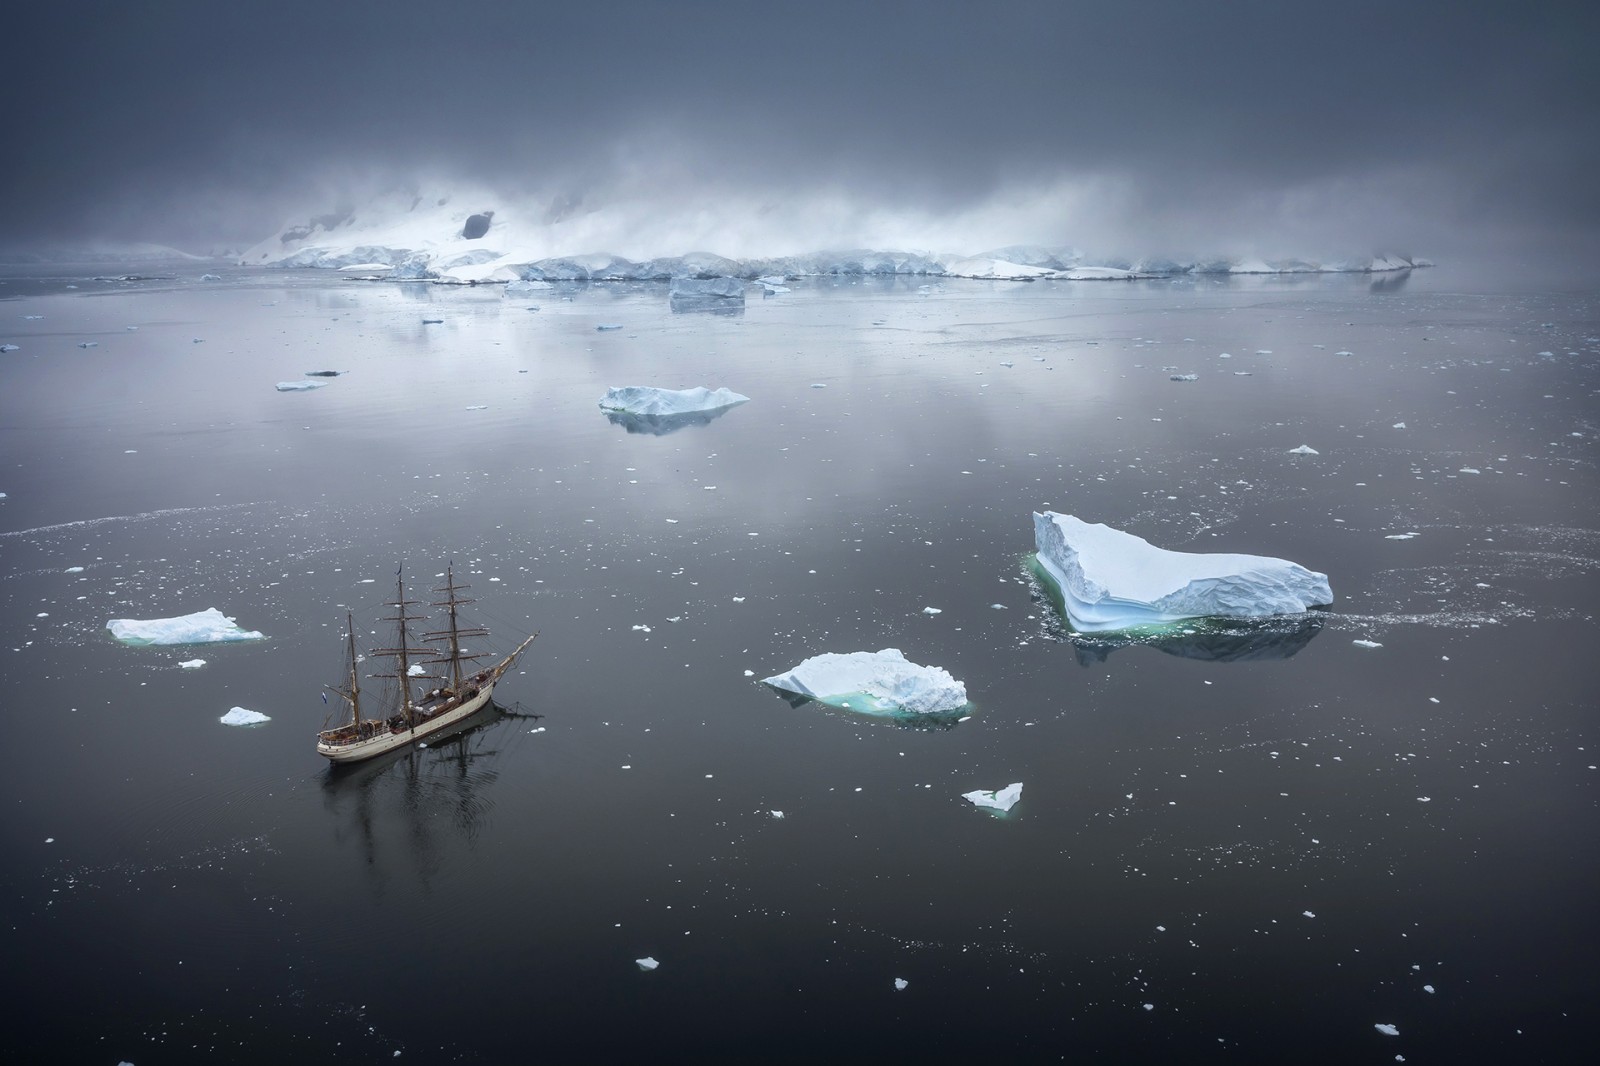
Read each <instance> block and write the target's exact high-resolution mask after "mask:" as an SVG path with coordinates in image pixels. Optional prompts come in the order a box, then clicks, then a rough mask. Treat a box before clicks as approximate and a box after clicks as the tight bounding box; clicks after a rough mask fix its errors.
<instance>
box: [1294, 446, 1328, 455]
mask: <svg viewBox="0 0 1600 1066" xmlns="http://www.w3.org/2000/svg"><path fill="white" fill-rule="evenodd" d="M1289 454H1290V455H1321V454H1322V453H1321V452H1319V451H1317V450H1316V449H1315V448H1313V447H1312V446H1311V445H1309V444H1302V445H1300V447H1298V448H1290V449H1289Z"/></svg>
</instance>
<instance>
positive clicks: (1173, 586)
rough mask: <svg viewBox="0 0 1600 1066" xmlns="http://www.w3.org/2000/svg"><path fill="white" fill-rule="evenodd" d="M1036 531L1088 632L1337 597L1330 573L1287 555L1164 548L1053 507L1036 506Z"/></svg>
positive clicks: (1285, 608) (1053, 575) (1045, 560)
mask: <svg viewBox="0 0 1600 1066" xmlns="http://www.w3.org/2000/svg"><path fill="white" fill-rule="evenodd" d="M1033 537H1034V544H1035V545H1036V546H1037V548H1038V552H1039V555H1038V558H1039V565H1040V566H1041V567H1043V568H1044V571H1045V573H1046V574H1048V575H1049V577H1050V579H1051V580H1052V581H1053V582H1054V583H1055V585H1056V587H1057V589H1059V590H1060V593H1061V598H1062V600H1063V602H1064V604H1065V606H1066V609H1067V614H1068V616H1069V620H1070V621H1071V623H1072V626H1073V628H1075V629H1077V630H1078V631H1079V632H1083V633H1103V632H1109V631H1113V630H1119V629H1129V628H1132V627H1134V626H1140V625H1151V624H1158V623H1162V622H1176V621H1179V620H1181V619H1184V618H1206V617H1226V618H1259V617H1264V616H1266V615H1274V614H1287V613H1292V612H1297V611H1304V610H1305V609H1306V608H1308V607H1312V606H1321V605H1325V604H1330V603H1332V602H1333V590H1332V589H1331V588H1329V586H1328V577H1327V575H1326V574H1319V573H1316V572H1314V571H1311V570H1307V569H1306V568H1305V567H1303V566H1300V565H1299V564H1297V563H1291V562H1289V561H1288V560H1286V559H1274V558H1272V557H1270V556H1265V555H1230V554H1225V553H1220V552H1218V553H1193V552H1174V551H1167V550H1165V549H1163V548H1157V547H1155V546H1154V545H1152V544H1150V543H1149V542H1148V541H1146V540H1144V539H1142V538H1140V537H1136V536H1134V535H1133V534H1132V533H1124V532H1122V531H1121V530H1117V529H1112V528H1111V527H1110V526H1105V525H1100V524H1098V523H1090V522H1085V521H1083V520H1081V519H1079V518H1075V517H1073V516H1072V515H1065V514H1056V513H1055V512H1054V511H1046V512H1044V513H1043V514H1040V513H1038V512H1035V513H1034V516H1033Z"/></svg>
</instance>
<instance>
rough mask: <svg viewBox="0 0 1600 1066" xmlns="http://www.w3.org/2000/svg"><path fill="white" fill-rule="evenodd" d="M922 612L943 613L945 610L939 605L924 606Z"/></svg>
mask: <svg viewBox="0 0 1600 1066" xmlns="http://www.w3.org/2000/svg"><path fill="white" fill-rule="evenodd" d="M922 613H923V614H930V615H931V614H943V613H944V611H943V609H942V608H939V607H924V608H923V609H922Z"/></svg>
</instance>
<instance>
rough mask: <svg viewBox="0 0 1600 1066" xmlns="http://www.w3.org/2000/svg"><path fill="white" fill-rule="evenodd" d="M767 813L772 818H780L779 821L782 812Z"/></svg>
mask: <svg viewBox="0 0 1600 1066" xmlns="http://www.w3.org/2000/svg"><path fill="white" fill-rule="evenodd" d="M767 813H768V814H770V815H772V816H773V817H774V818H780V819H781V818H782V817H783V812H782V811H768V812H767Z"/></svg>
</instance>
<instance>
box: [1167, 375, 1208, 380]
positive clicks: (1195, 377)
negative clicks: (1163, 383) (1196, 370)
mask: <svg viewBox="0 0 1600 1066" xmlns="http://www.w3.org/2000/svg"><path fill="white" fill-rule="evenodd" d="M1167 380H1168V381H1199V380H1200V375H1199V374H1169V375H1168V376H1167Z"/></svg>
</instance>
